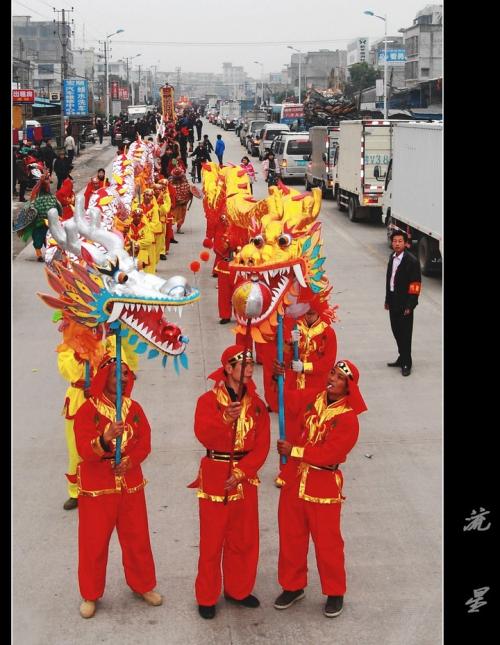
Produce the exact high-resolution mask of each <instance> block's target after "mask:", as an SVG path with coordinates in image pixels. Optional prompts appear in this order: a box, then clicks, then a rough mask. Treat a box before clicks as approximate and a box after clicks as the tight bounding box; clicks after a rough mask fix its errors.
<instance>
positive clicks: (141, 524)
mask: <svg viewBox="0 0 500 645" xmlns="http://www.w3.org/2000/svg"><path fill="white" fill-rule="evenodd" d="M133 381H134V375H133V372H131V371H130V370H129V368H128V366H127V364H126V363H125V362H124V361H123V362H122V392H123V397H122V421H120V422H118V421H116V385H117V379H116V359H115V358H112V357H110V356H109V355H106V356H105V357H104V358H103V360H102V362H101V364H100V366H99V369H98V370H97V373H96V375H95V376H94V378H93V379H92V383H91V386H90V395H91V398H90V399H88V400H87V401H86V402H85V403H84V404H83V405H82V406H81V408H80V409H79V410H78V412H77V414H76V417H75V426H74V430H75V439H76V447H77V451H78V454H79V455H80V457H81V459H82V461H81V462H80V463H79V464H78V466H77V482H78V514H79V526H78V553H79V562H78V580H79V584H80V593H81V594H82V597H83V599H84V600H83V602H82V604H81V606H80V615H81V616H82V617H83V618H91V617H92V616H93V615H94V614H95V610H96V601H97V600H98V599H99V598H100V597H101V596H102V595H103V593H104V586H105V581H106V564H107V560H108V549H109V541H110V539H111V534H112V533H113V529H114V528H115V527H116V529H117V532H118V538H119V540H120V545H121V548H122V554H123V566H124V569H125V578H126V580H127V584H128V585H129V587H130V588H131V589H132V590H133V591H134V592H135V593H137V594H139V595H140V596H142V598H144V600H145V601H146V602H147V603H148V604H150V605H154V606H157V605H161V604H162V597H161V595H160V594H159V593H158V592H156V591H153V589H154V587H155V585H156V576H155V565H154V561H153V554H152V551H151V544H150V541H149V528H148V516H147V509H146V499H145V496H144V486H145V485H146V480H145V479H144V477H143V474H142V469H141V462H142V461H144V459H146V457H147V456H148V454H149V452H150V450H151V429H150V427H149V423H148V420H147V418H146V415H145V414H144V412H143V410H142V408H141V406H140V405H139V404H138V403H137V402H136V401H133V400H132V399H131V398H130V393H131V390H132V386H133ZM118 436H121V437H122V444H121V445H122V459H121V461H120V463H119V464H118V465H116V463H115V460H114V457H115V450H116V438H117V437H118Z"/></svg>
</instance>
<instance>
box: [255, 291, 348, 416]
mask: <svg viewBox="0 0 500 645" xmlns="http://www.w3.org/2000/svg"><path fill="white" fill-rule="evenodd" d="M333 317H334V311H333V309H332V307H331V306H330V305H329V303H328V301H327V300H325V299H324V297H323V298H321V299H320V298H319V296H315V297H314V298H313V299H312V300H311V301H310V303H309V309H308V310H307V311H306V313H305V314H304V315H303V316H301V317H300V318H298V320H297V329H295V328H294V327H295V320H294V319H293V318H290V317H288V316H286V317H285V344H284V353H283V358H284V366H283V365H281V366H280V364H279V363H278V361H277V360H276V347H275V346H274V344H271V343H267V344H266V345H264V351H263V352H262V357H263V367H264V393H265V397H266V401H267V403H268V405H269V406H270V408H271V410H272V411H273V412H277V410H278V388H277V383H276V376H277V375H278V374H284V375H285V392H295V391H296V390H304V389H308V388H315V389H320V388H322V387H323V386H324V384H325V382H326V378H327V376H328V373H329V371H330V369H331V366H332V365H333V364H334V363H335V360H336V358H337V336H336V335H335V332H334V330H333V328H332V326H331V322H332V320H333ZM294 342H298V348H299V359H298V360H294V358H293V347H294ZM268 346H269V347H268ZM271 349H272V353H271V351H270V350H271Z"/></svg>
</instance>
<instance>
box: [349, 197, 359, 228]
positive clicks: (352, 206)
mask: <svg viewBox="0 0 500 645" xmlns="http://www.w3.org/2000/svg"><path fill="white" fill-rule="evenodd" d="M347 216H348V217H349V221H351V222H357V221H359V217H358V205H357V204H356V200H355V198H354V197H349V208H348V213H347Z"/></svg>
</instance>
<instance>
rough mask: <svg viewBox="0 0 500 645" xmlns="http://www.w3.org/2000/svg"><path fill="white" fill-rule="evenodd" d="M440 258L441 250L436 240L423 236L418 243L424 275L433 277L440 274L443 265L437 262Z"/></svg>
mask: <svg viewBox="0 0 500 645" xmlns="http://www.w3.org/2000/svg"><path fill="white" fill-rule="evenodd" d="M438 258H439V249H438V247H437V244H436V243H435V242H434V240H431V239H430V238H428V237H426V236H422V237H421V238H420V240H419V241H418V261H419V263H420V270H421V271H422V274H423V275H432V274H433V273H438V272H439V268H440V266H441V265H440V264H439V263H438V262H436V260H437V259H438ZM433 260H434V261H433Z"/></svg>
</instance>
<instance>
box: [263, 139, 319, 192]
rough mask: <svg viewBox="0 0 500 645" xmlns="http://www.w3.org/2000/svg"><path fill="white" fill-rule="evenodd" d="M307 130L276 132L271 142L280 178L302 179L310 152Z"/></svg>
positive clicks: (283, 179)
mask: <svg viewBox="0 0 500 645" xmlns="http://www.w3.org/2000/svg"><path fill="white" fill-rule="evenodd" d="M311 149H312V148H311V141H310V139H309V133H308V132H301V133H299V132H289V133H286V132H285V133H282V134H278V136H277V137H275V139H274V141H273V142H272V150H273V152H274V154H275V156H276V161H277V162H278V165H279V167H280V172H281V179H282V181H283V183H286V181H285V180H286V179H303V178H304V176H305V173H306V168H307V162H308V161H309V156H310V154H311Z"/></svg>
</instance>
